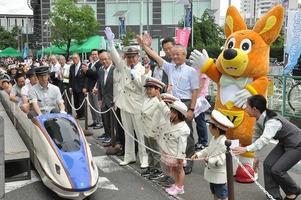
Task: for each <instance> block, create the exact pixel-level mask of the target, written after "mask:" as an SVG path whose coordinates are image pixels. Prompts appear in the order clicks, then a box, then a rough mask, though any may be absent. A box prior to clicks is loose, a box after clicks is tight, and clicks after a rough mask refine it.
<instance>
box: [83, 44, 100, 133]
mask: <svg viewBox="0 0 301 200" xmlns="http://www.w3.org/2000/svg"><path fill="white" fill-rule="evenodd" d="M98 54H99V51H98V50H97V49H92V50H91V53H90V57H91V62H90V63H89V65H88V66H87V67H83V70H84V72H85V74H86V80H85V86H84V87H85V88H86V90H87V93H88V98H89V102H90V104H91V106H90V111H91V115H92V120H93V123H92V124H89V125H88V127H93V129H100V128H103V123H102V116H101V114H100V113H99V112H96V111H100V108H99V105H98V95H97V94H95V93H93V88H94V86H95V84H96V82H97V80H98V79H99V73H100V71H101V70H102V64H101V63H100V62H99V56H98ZM92 107H93V108H92ZM95 110H96V111H95Z"/></svg>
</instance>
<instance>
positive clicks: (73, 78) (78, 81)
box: [69, 64, 86, 93]
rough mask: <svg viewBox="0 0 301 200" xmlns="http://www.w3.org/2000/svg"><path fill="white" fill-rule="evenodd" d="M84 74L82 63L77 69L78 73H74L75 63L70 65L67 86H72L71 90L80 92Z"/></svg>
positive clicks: (83, 82)
mask: <svg viewBox="0 0 301 200" xmlns="http://www.w3.org/2000/svg"><path fill="white" fill-rule="evenodd" d="M85 79H86V75H85V73H84V71H83V70H82V64H81V66H80V68H79V69H78V73H77V74H75V64H72V65H71V66H70V74H69V88H72V91H73V92H77V93H80V92H82V90H83V88H84V84H85Z"/></svg>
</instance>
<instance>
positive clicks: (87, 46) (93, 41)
mask: <svg viewBox="0 0 301 200" xmlns="http://www.w3.org/2000/svg"><path fill="white" fill-rule="evenodd" d="M106 43H107V41H106V40H105V39H104V38H103V37H100V36H98V35H96V36H92V37H90V38H89V39H87V40H84V42H83V43H82V44H81V45H78V44H77V43H76V42H71V45H70V49H69V52H70V53H71V54H73V53H89V52H90V51H91V50H92V49H102V48H106V46H107V45H106ZM50 53H51V54H57V55H64V54H66V45H64V46H62V47H60V48H59V47H57V46H55V45H52V46H51V47H47V48H45V49H44V54H50ZM41 54H42V50H38V51H37V55H41Z"/></svg>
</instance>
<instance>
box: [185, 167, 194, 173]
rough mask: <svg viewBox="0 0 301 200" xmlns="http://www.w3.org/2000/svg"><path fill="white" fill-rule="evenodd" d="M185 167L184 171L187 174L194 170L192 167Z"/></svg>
mask: <svg viewBox="0 0 301 200" xmlns="http://www.w3.org/2000/svg"><path fill="white" fill-rule="evenodd" d="M183 168H184V172H185V174H186V175H187V174H190V173H191V172H192V168H191V167H183Z"/></svg>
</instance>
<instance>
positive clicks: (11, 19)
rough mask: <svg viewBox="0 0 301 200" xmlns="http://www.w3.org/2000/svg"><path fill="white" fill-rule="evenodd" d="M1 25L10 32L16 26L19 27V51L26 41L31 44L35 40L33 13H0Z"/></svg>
mask: <svg viewBox="0 0 301 200" xmlns="http://www.w3.org/2000/svg"><path fill="white" fill-rule="evenodd" d="M0 26H1V27H3V28H4V29H5V30H7V31H9V32H10V31H11V30H12V29H13V28H14V27H18V28H19V30H20V32H19V33H18V36H17V41H18V50H19V51H22V48H23V45H24V43H25V42H27V43H28V44H31V43H32V41H33V37H32V36H33V27H34V20H33V15H16V14H0Z"/></svg>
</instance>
